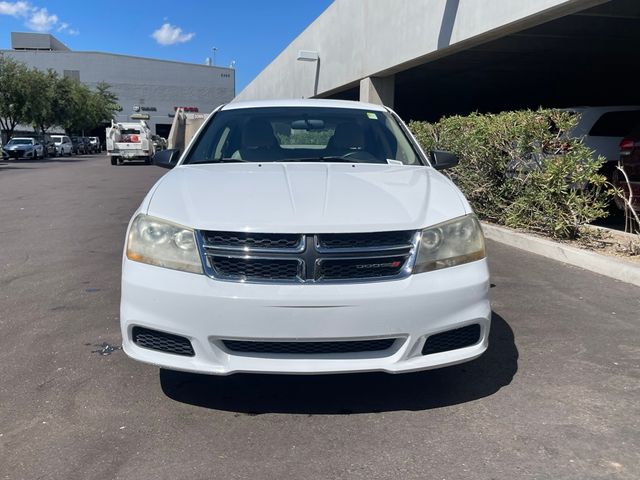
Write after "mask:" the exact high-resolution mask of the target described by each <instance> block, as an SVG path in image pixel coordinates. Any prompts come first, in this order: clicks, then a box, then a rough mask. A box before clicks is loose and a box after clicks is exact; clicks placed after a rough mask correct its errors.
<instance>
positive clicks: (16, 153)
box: [5, 150, 33, 158]
mask: <svg viewBox="0 0 640 480" xmlns="http://www.w3.org/2000/svg"><path fill="white" fill-rule="evenodd" d="M5 153H6V155H7V157H9V158H30V157H32V156H33V151H31V150H5Z"/></svg>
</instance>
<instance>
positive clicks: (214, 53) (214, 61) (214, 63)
mask: <svg viewBox="0 0 640 480" xmlns="http://www.w3.org/2000/svg"><path fill="white" fill-rule="evenodd" d="M211 51H213V66H214V67H215V65H216V52H217V51H218V48H217V47H213V48H212V49H211Z"/></svg>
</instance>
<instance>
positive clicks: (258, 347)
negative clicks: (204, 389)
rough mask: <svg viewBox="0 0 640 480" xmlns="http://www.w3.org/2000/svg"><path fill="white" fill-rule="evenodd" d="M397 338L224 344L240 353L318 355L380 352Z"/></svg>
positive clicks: (243, 341)
mask: <svg viewBox="0 0 640 480" xmlns="http://www.w3.org/2000/svg"><path fill="white" fill-rule="evenodd" d="M394 342H395V338H384V339H378V340H349V341H335V342H256V341H245V340H223V341H222V343H223V344H224V346H225V347H226V348H227V349H229V350H231V351H232V352H238V353H268V354H274V353H275V354H293V355H314V354H315V355H317V354H327V353H343V354H344V353H359V352H380V351H383V350H388V349H389V348H391V345H393V343H394Z"/></svg>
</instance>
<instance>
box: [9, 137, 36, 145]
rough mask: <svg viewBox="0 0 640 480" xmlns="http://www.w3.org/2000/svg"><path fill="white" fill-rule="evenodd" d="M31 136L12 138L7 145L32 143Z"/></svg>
mask: <svg viewBox="0 0 640 480" xmlns="http://www.w3.org/2000/svg"><path fill="white" fill-rule="evenodd" d="M31 143H32V141H31V139H30V138H12V139H11V140H9V143H7V145H31Z"/></svg>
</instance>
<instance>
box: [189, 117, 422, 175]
mask: <svg viewBox="0 0 640 480" xmlns="http://www.w3.org/2000/svg"><path fill="white" fill-rule="evenodd" d="M225 161H226V162H232V161H236V162H312V161H320V162H321V161H326V162H336V161H339V162H357V163H381V164H387V163H388V164H404V165H422V161H421V160H420V157H419V156H418V153H417V151H416V149H415V148H414V147H413V145H412V144H411V142H410V141H409V139H408V138H407V135H406V134H405V133H404V131H403V130H402V129H401V127H400V125H399V124H398V122H397V121H396V119H395V118H394V117H393V116H392V115H391V114H390V113H388V112H383V111H378V110H376V111H368V110H363V109H350V108H327V107H263V108H242V109H231V110H222V111H220V112H218V113H216V114H215V116H214V118H213V119H212V120H211V121H210V122H209V123H208V124H207V126H206V127H205V129H204V131H203V132H202V134H201V135H200V136H199V137H198V139H197V140H196V143H195V144H194V146H193V148H192V149H191V150H190V152H189V154H188V155H187V157H186V159H185V161H184V163H187V164H202V163H216V162H225Z"/></svg>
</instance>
